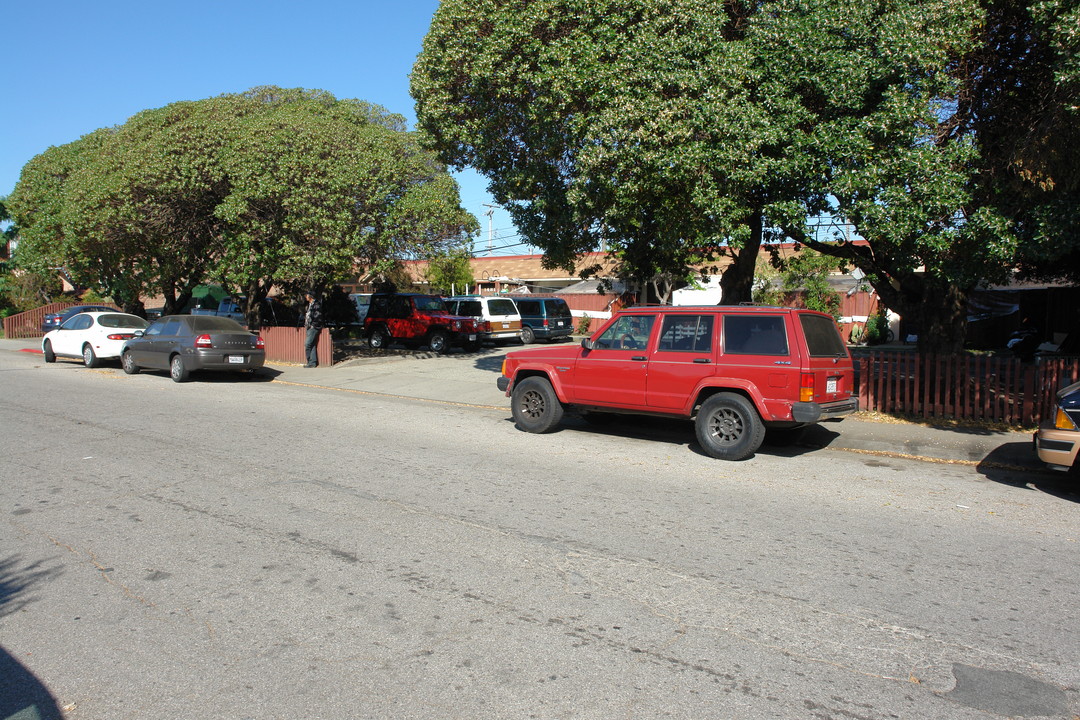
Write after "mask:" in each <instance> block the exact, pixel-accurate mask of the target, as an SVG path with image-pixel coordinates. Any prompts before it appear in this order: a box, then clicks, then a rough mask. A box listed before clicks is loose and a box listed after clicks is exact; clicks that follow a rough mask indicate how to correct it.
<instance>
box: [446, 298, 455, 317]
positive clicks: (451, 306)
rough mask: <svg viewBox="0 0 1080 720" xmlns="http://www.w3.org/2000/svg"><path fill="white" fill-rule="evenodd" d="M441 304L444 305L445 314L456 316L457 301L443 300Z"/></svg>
mask: <svg viewBox="0 0 1080 720" xmlns="http://www.w3.org/2000/svg"><path fill="white" fill-rule="evenodd" d="M443 303H445V304H446V312H448V313H450V314H451V315H457V314H458V311H457V310H458V301H457V300H443Z"/></svg>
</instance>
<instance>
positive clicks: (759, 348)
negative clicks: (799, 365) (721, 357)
mask: <svg viewBox="0 0 1080 720" xmlns="http://www.w3.org/2000/svg"><path fill="white" fill-rule="evenodd" d="M724 352H725V353H727V354H729V355H787V354H788V341H787V333H786V332H785V330H784V318H782V317H780V316H778V315H725V316H724Z"/></svg>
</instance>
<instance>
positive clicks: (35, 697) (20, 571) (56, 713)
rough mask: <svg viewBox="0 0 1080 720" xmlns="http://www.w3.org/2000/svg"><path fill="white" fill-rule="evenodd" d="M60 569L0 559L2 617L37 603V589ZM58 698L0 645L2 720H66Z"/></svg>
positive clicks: (15, 556) (0, 711)
mask: <svg viewBox="0 0 1080 720" xmlns="http://www.w3.org/2000/svg"><path fill="white" fill-rule="evenodd" d="M59 574H60V570H59V569H57V568H52V569H50V568H46V567H44V565H43V564H42V563H40V562H37V563H31V564H29V565H24V564H23V562H22V558H20V557H19V556H18V555H12V556H10V557H8V558H5V559H4V560H0V617H3V616H6V615H11V614H13V613H16V612H19V611H20V610H22V609H24V608H25V607H26V606H27V605H29V604H30V603H31V602H33V600H34V598H33V596H32V595H31V592H32V589H33V586H34V585H36V584H38V583H41V582H44V581H47V580H49V579H51V578H54V577H57V576H58V575H59ZM63 717H64V716H63V715H62V714H61V712H60V708H59V707H58V706H57V704H56V699H55V698H54V697H53V695H52V693H50V692H49V690H48V688H46V687H45V685H43V684H42V683H41V681H40V680H38V679H37V677H35V676H34V674H33V673H32V672H30V671H29V670H28V669H27V668H25V667H24V666H23V665H22V663H20V662H19V661H18V660H17V659H15V657H14V656H12V655H11V654H10V653H9V652H8V651H7V650H5V649H4V648H3V647H2V646H0V718H20V719H21V718H26V720H31V718H32V719H33V720H63Z"/></svg>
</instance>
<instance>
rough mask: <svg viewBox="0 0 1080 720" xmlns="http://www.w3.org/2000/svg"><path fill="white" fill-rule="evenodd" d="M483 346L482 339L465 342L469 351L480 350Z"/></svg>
mask: <svg viewBox="0 0 1080 720" xmlns="http://www.w3.org/2000/svg"><path fill="white" fill-rule="evenodd" d="M483 346H484V343H483V342H482V341H480V340H470V341H468V342H466V343H465V349H466V350H468V351H469V352H478V351H479V350H480V348H482V347H483Z"/></svg>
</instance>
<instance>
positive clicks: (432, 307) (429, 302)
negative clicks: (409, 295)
mask: <svg viewBox="0 0 1080 720" xmlns="http://www.w3.org/2000/svg"><path fill="white" fill-rule="evenodd" d="M416 309H417V310H426V311H427V312H446V306H445V305H443V301H442V299H441V298H437V297H422V296H421V297H417V298H416Z"/></svg>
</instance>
